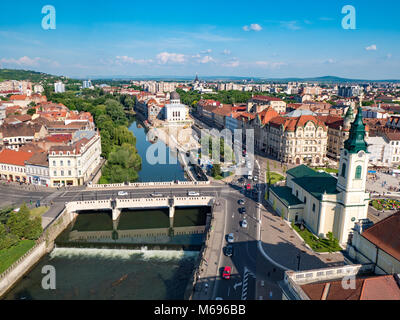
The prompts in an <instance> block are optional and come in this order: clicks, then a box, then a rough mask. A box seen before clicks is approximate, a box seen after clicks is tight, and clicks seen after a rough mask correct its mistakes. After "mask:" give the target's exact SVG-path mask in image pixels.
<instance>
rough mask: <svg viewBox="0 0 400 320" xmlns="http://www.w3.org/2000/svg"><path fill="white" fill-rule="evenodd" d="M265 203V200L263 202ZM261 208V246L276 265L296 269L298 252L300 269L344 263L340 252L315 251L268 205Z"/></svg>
mask: <svg viewBox="0 0 400 320" xmlns="http://www.w3.org/2000/svg"><path fill="white" fill-rule="evenodd" d="M264 204H265V202H264ZM267 208H268V210H266V209H265V208H264V206H262V209H261V221H262V223H261V246H260V247H259V248H260V250H262V251H263V252H264V254H265V255H267V256H268V257H269V258H270V259H271V260H273V261H274V262H275V263H276V264H277V266H278V267H280V266H279V265H281V266H284V267H285V268H287V269H290V270H297V267H298V258H297V255H298V254H300V270H310V269H319V268H326V267H329V266H337V265H343V264H344V257H343V255H342V253H340V252H335V253H316V252H314V251H312V250H311V249H309V248H308V247H307V246H306V245H305V243H304V240H303V239H301V238H300V236H299V235H298V234H297V233H296V232H295V231H293V230H292V229H291V227H290V226H289V225H288V224H287V222H285V221H283V220H282V219H281V217H279V216H277V215H275V214H274V213H272V212H273V209H272V208H271V207H270V206H269V205H268V206H267Z"/></svg>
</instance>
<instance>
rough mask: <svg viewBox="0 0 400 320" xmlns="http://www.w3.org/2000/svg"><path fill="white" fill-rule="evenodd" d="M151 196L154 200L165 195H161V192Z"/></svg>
mask: <svg viewBox="0 0 400 320" xmlns="http://www.w3.org/2000/svg"><path fill="white" fill-rule="evenodd" d="M151 196H152V197H154V198H159V197H162V196H163V194H162V193H159V192H153V193H152V194H151Z"/></svg>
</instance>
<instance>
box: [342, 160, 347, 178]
mask: <svg viewBox="0 0 400 320" xmlns="http://www.w3.org/2000/svg"><path fill="white" fill-rule="evenodd" d="M342 177H343V178H344V177H346V164H345V163H343V166H342Z"/></svg>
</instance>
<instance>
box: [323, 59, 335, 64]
mask: <svg viewBox="0 0 400 320" xmlns="http://www.w3.org/2000/svg"><path fill="white" fill-rule="evenodd" d="M325 63H327V64H332V63H336V60H335V59H332V58H330V59H328V60H326V61H325Z"/></svg>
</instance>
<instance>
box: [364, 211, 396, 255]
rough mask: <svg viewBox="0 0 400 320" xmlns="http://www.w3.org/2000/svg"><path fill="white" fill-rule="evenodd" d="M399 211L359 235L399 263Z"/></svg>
mask: <svg viewBox="0 0 400 320" xmlns="http://www.w3.org/2000/svg"><path fill="white" fill-rule="evenodd" d="M399 230H400V211H398V212H396V213H395V214H393V215H391V216H389V217H387V218H385V219H383V220H381V221H379V222H378V223H376V224H374V225H373V226H372V227H370V228H368V229H367V230H365V231H364V232H363V233H362V234H361V235H362V237H364V238H365V239H367V240H368V241H370V242H371V243H373V244H374V245H376V246H377V247H378V248H380V249H381V250H383V251H385V252H386V253H388V254H390V255H391V256H392V257H394V258H395V259H397V260H399V261H400V232H399Z"/></svg>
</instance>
